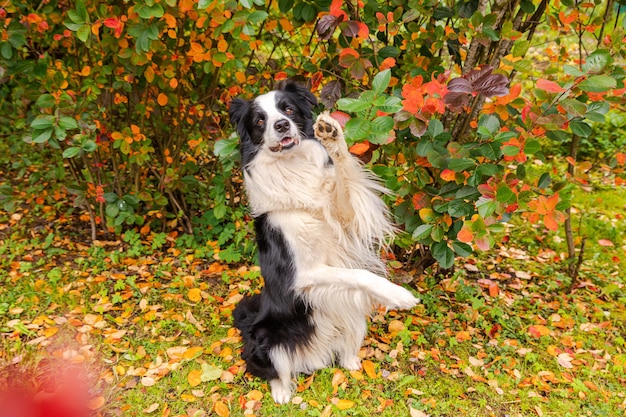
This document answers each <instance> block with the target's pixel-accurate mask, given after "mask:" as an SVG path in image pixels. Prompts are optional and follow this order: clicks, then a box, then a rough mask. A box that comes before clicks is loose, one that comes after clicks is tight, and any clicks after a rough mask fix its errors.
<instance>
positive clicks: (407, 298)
mask: <svg viewBox="0 0 626 417" xmlns="http://www.w3.org/2000/svg"><path fill="white" fill-rule="evenodd" d="M386 295H387V301H386V302H385V303H384V304H385V306H386V307H387V308H388V309H390V310H410V309H412V308H413V307H415V306H416V305H418V304H419V303H420V301H421V300H420V299H419V298H417V297H415V296H414V295H413V294H412V293H411V292H410V291H408V290H406V289H404V288H402V287H401V286H399V285H396V288H395V290H394V291H392V292H389V293H387V294H386Z"/></svg>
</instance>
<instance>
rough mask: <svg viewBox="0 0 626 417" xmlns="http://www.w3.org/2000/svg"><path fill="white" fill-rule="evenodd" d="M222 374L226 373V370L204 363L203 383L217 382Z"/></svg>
mask: <svg viewBox="0 0 626 417" xmlns="http://www.w3.org/2000/svg"><path fill="white" fill-rule="evenodd" d="M222 372H224V370H223V369H221V368H218V367H217V366H214V365H209V364H208V363H203V364H202V375H201V380H202V382H208V381H215V380H216V379H219V377H220V376H222Z"/></svg>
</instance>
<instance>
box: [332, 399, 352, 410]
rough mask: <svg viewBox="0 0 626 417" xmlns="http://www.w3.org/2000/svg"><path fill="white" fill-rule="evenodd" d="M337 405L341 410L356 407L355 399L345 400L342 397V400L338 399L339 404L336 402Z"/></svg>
mask: <svg viewBox="0 0 626 417" xmlns="http://www.w3.org/2000/svg"><path fill="white" fill-rule="evenodd" d="M335 405H336V406H337V408H338V409H340V410H348V409H350V408H352V407H354V401H350V400H343V399H342V400H339V401H337V404H335Z"/></svg>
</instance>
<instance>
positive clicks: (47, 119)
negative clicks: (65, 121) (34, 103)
mask: <svg viewBox="0 0 626 417" xmlns="http://www.w3.org/2000/svg"><path fill="white" fill-rule="evenodd" d="M55 121H56V119H55V117H54V116H52V115H47V114H46V115H39V116H37V117H36V118H35V120H33V121H32V122H31V124H30V127H31V128H33V129H47V128H49V127H52V126H53V125H54V122H55Z"/></svg>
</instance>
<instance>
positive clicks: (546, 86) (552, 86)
mask: <svg viewBox="0 0 626 417" xmlns="http://www.w3.org/2000/svg"><path fill="white" fill-rule="evenodd" d="M537 88H538V89H540V90H543V91H546V92H548V93H562V92H563V91H565V89H564V88H563V87H561V86H560V85H558V84H557V83H555V82H554V81H550V80H544V79H543V78H540V79H538V80H537Z"/></svg>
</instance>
